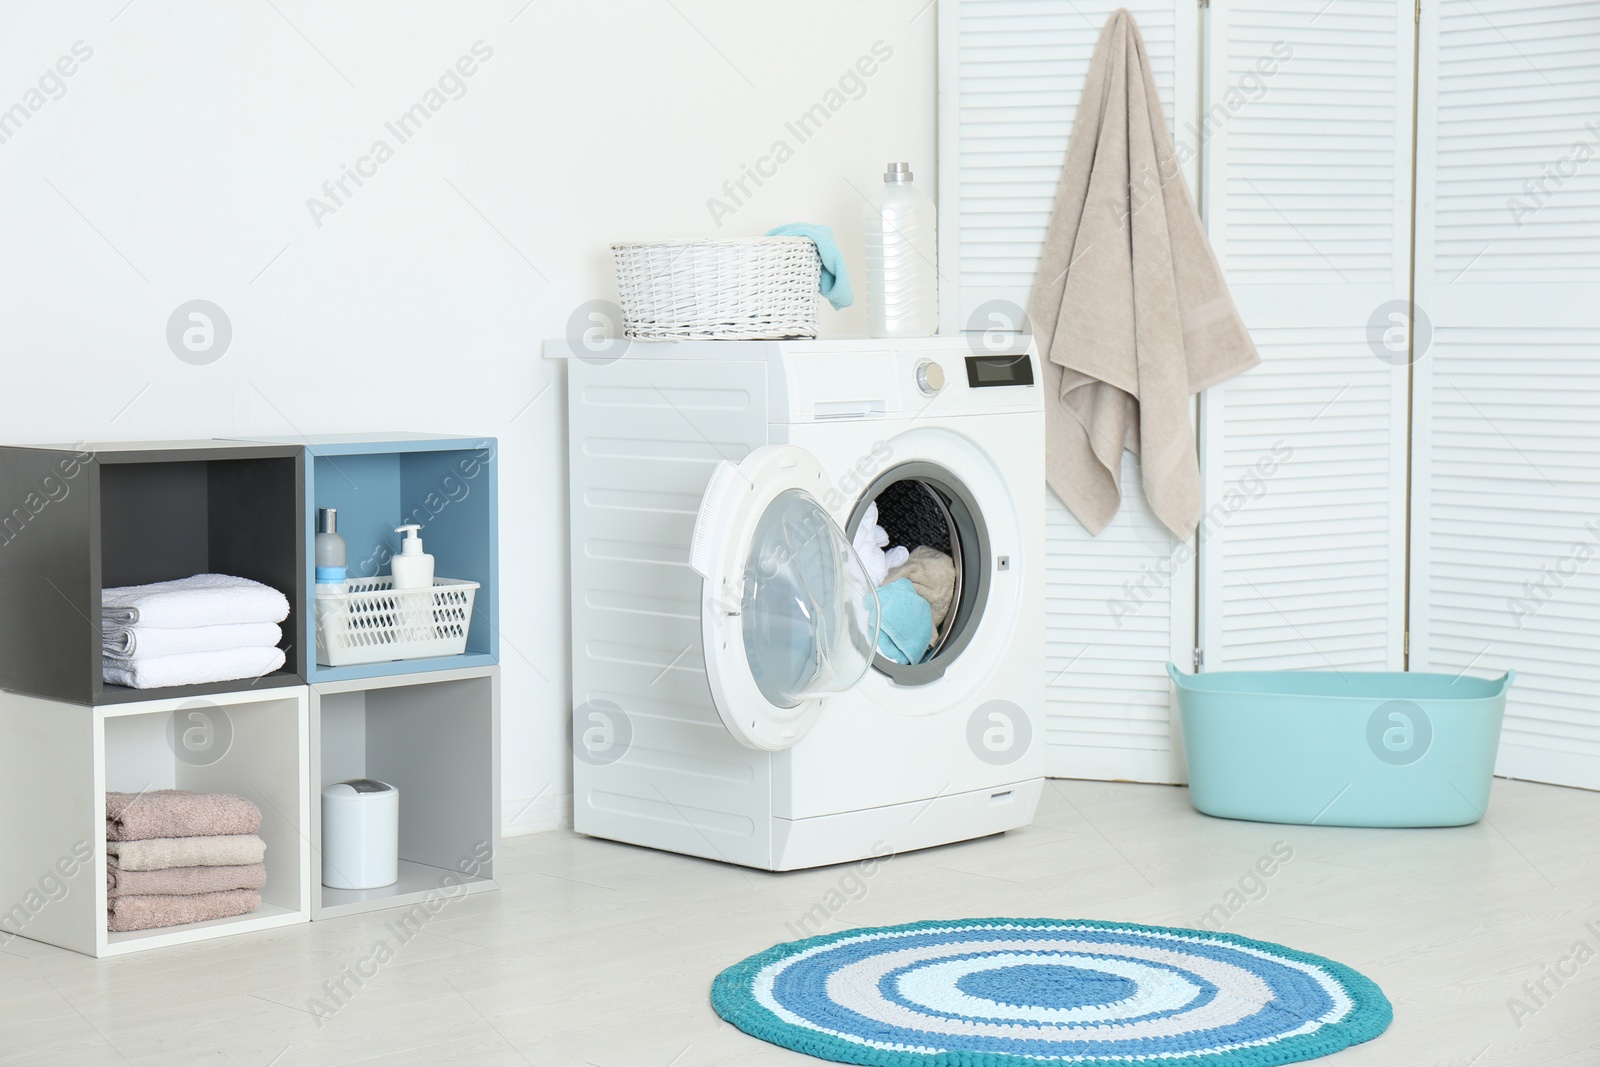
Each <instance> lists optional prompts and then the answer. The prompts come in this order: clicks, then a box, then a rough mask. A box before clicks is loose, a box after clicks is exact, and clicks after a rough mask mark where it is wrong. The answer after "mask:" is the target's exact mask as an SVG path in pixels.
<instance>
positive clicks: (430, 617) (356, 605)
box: [316, 577, 478, 667]
mask: <svg viewBox="0 0 1600 1067" xmlns="http://www.w3.org/2000/svg"><path fill="white" fill-rule="evenodd" d="M477 592H478V583H477V582H468V581H462V580H460V579H457V578H435V579H434V580H433V588H432V589H417V590H404V591H401V592H396V591H395V589H394V579H393V578H392V577H383V578H353V579H351V580H350V581H349V582H347V583H346V587H345V591H344V592H342V593H332V594H321V595H318V596H317V598H316V604H317V662H318V663H319V664H321V665H322V666H324V667H349V666H353V665H355V664H360V663H387V662H388V661H390V660H397V659H423V658H426V657H430V656H458V655H460V654H461V653H463V652H465V651H466V650H467V632H468V630H469V629H470V627H471V625H472V602H473V600H474V599H475V598H476V596H477Z"/></svg>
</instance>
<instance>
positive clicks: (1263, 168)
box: [1199, 0, 1414, 670]
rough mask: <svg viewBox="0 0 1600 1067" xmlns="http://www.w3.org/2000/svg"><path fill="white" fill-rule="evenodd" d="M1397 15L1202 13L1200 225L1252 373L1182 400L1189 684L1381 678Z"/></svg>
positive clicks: (1400, 610) (1306, 8)
mask: <svg viewBox="0 0 1600 1067" xmlns="http://www.w3.org/2000/svg"><path fill="white" fill-rule="evenodd" d="M1412 11H1413V0H1338V2H1336V3H1332V4H1322V3H1304V2H1301V0H1213V3H1212V5H1211V9H1210V18H1209V24H1208V28H1207V62H1206V71H1207V73H1206V84H1207V92H1206V100H1205V121H1204V123H1203V125H1202V129H1203V131H1204V134H1203V135H1204V137H1205V151H1204V160H1205V190H1206V192H1205V205H1206V211H1205V214H1206V222H1207V228H1208V230H1209V232H1210V234H1211V240H1212V244H1213V246H1214V247H1215V248H1216V251H1217V255H1218V257H1219V259H1220V260H1221V262H1222V265H1223V268H1224V270H1225V272H1226V274H1227V278H1228V283H1229V286H1230V288H1231V289H1232V291H1233V295H1234V299H1235V301H1236V302H1237V304H1238V305H1239V310H1240V313H1241V314H1242V315H1243V316H1244V320H1245V323H1246V325H1247V326H1249V328H1250V332H1251V335H1252V336H1253V337H1254V338H1255V341H1256V344H1257V346H1258V347H1259V349H1260V351H1261V356H1262V362H1261V365H1260V366H1259V367H1257V368H1255V369H1254V370H1251V371H1249V372H1248V373H1246V374H1245V375H1243V376H1241V377H1239V378H1236V379H1234V380H1233V381H1231V382H1228V383H1226V384H1224V385H1222V386H1219V387H1217V388H1214V389H1211V390H1209V391H1208V392H1207V393H1206V394H1205V396H1204V397H1203V398H1202V401H1201V412H1202V414H1201V427H1202V429H1201V468H1202V470H1203V471H1204V478H1205V482H1206V501H1207V504H1208V511H1207V513H1206V517H1205V520H1204V521H1203V523H1202V526H1201V532H1200V536H1201V544H1200V568H1201V570H1200V593H1199V596H1200V646H1201V649H1202V652H1203V655H1204V664H1205V668H1206V669H1207V670H1219V669H1230V668H1231V669H1262V670H1272V669H1280V668H1304V669H1322V670H1327V669H1329V668H1337V669H1341V670H1349V669H1357V670H1399V669H1400V668H1401V666H1402V662H1403V661H1402V648H1403V630H1404V620H1405V592H1404V590H1405V551H1406V547H1405V521H1406V520H1405V516H1406V492H1407V485H1406V444H1407V443H1406V403H1407V395H1406V368H1405V361H1406V357H1405V343H1404V329H1403V323H1404V318H1403V313H1404V310H1405V301H1406V298H1407V295H1408V292H1409V275H1410V255H1411V249H1410V241H1411V234H1410V229H1411V205H1410V197H1411V190H1410V186H1411V97H1412V70H1413V64H1412V58H1413V42H1414V38H1413V32H1414V23H1413V17H1412ZM1391 314H1395V315H1398V316H1400V317H1399V318H1396V319H1391V318H1390V315H1391ZM1374 322H1376V323H1379V324H1380V325H1381V328H1379V329H1374V328H1373V327H1372V326H1371V325H1370V324H1372V323H1374ZM1395 323H1399V324H1401V326H1400V327H1399V328H1398V332H1396V328H1395V326H1394V324H1395Z"/></svg>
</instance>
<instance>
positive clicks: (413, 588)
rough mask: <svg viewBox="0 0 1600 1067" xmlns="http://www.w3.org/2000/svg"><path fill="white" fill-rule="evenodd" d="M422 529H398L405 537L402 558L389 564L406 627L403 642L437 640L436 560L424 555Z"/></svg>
mask: <svg viewBox="0 0 1600 1067" xmlns="http://www.w3.org/2000/svg"><path fill="white" fill-rule="evenodd" d="M421 530H422V527H420V526H417V525H415V524H412V525H408V526H397V527H395V531H394V532H395V533H397V534H400V535H402V538H401V541H400V554H399V555H397V556H393V557H391V558H390V560H389V573H390V574H391V575H393V576H394V591H395V593H396V594H397V595H396V596H395V601H396V606H397V607H399V609H400V620H399V621H400V623H401V625H402V626H404V628H405V629H404V634H403V636H402V638H401V640H403V641H429V640H432V639H433V636H434V632H433V557H432V556H430V555H428V554H427V553H426V552H424V551H422V538H421V537H420V536H418V534H419V533H420V532H421Z"/></svg>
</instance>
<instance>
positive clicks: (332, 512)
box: [317, 508, 339, 533]
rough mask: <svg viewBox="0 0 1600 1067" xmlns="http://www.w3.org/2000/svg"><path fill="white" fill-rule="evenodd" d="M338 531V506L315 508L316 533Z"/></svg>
mask: <svg viewBox="0 0 1600 1067" xmlns="http://www.w3.org/2000/svg"><path fill="white" fill-rule="evenodd" d="M338 532H339V509H338V508H318V509H317V533H338Z"/></svg>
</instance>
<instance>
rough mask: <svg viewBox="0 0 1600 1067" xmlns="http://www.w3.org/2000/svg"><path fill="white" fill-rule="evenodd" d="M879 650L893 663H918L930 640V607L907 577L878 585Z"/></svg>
mask: <svg viewBox="0 0 1600 1067" xmlns="http://www.w3.org/2000/svg"><path fill="white" fill-rule="evenodd" d="M878 618H879V626H878V652H879V653H880V654H881V655H882V656H883V657H884V658H885V659H892V660H894V661H895V662H896V663H921V662H922V657H923V655H924V654H925V653H926V652H927V651H928V646H929V645H931V644H933V609H932V608H930V607H929V606H928V602H927V601H926V600H924V599H922V596H921V594H919V593H918V592H917V588H916V586H914V585H912V584H911V579H910V578H901V579H899V580H897V581H893V582H890V583H889V584H888V585H880V586H879V587H878Z"/></svg>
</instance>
